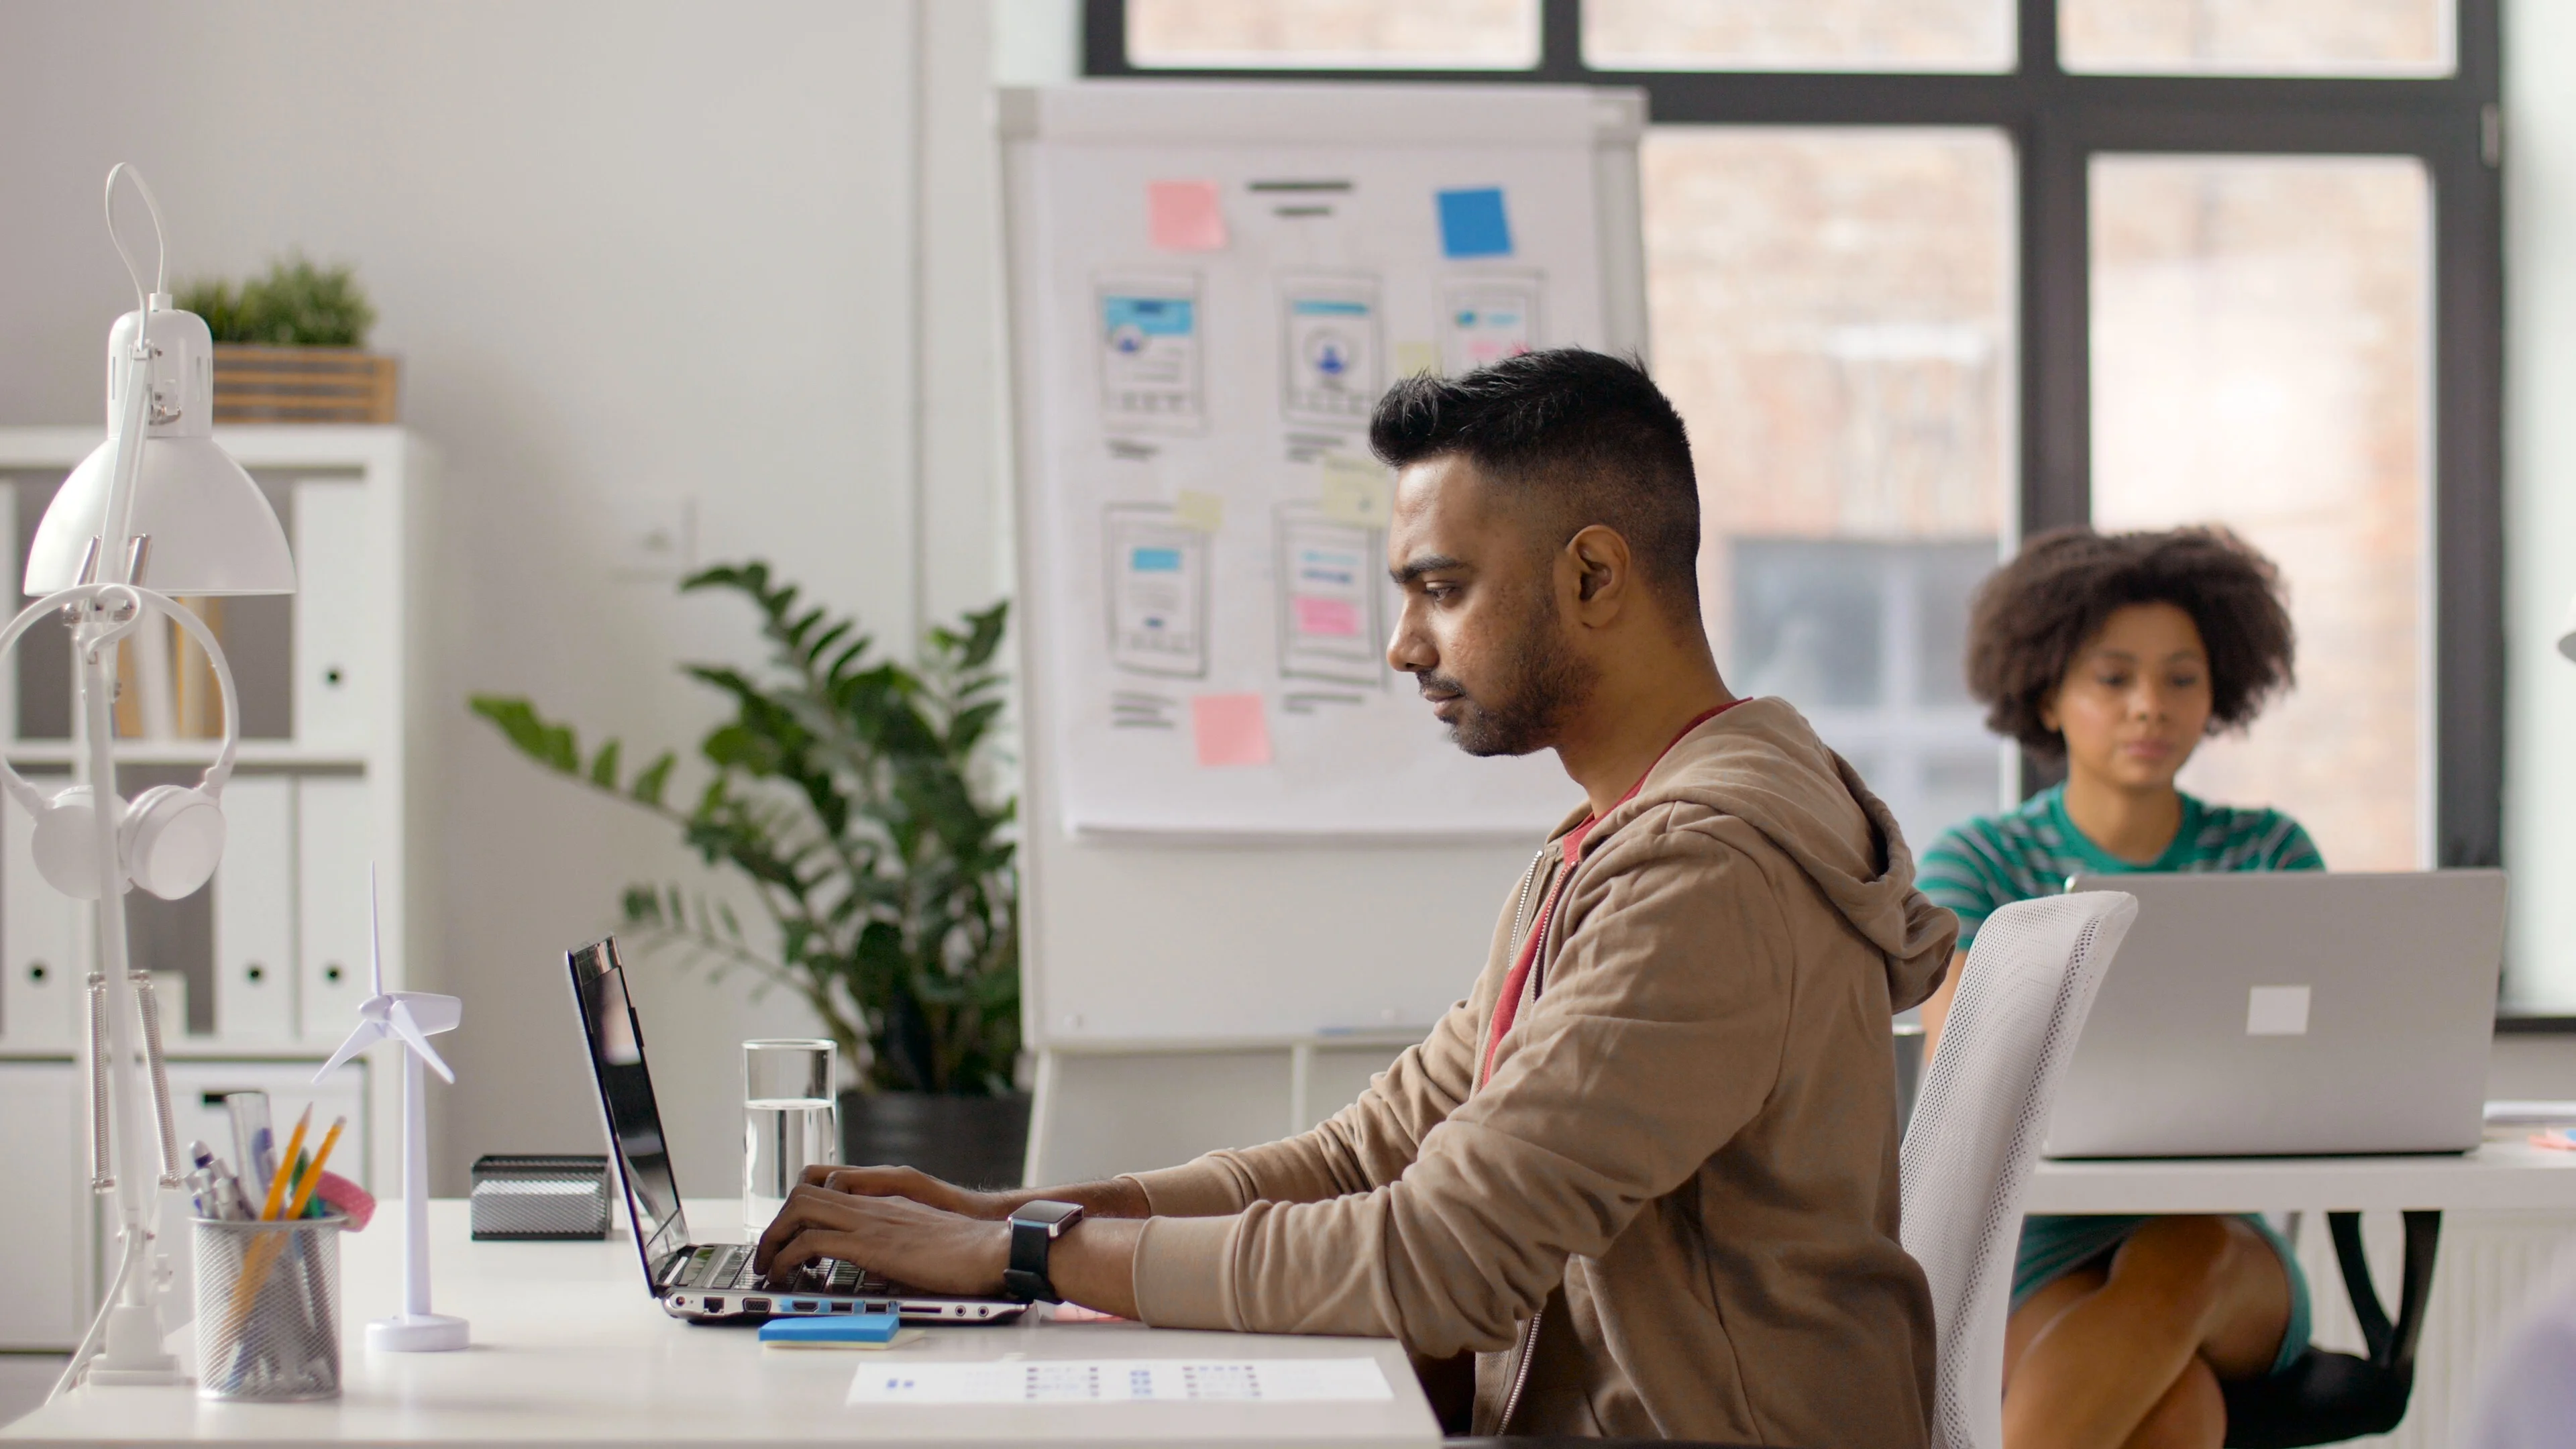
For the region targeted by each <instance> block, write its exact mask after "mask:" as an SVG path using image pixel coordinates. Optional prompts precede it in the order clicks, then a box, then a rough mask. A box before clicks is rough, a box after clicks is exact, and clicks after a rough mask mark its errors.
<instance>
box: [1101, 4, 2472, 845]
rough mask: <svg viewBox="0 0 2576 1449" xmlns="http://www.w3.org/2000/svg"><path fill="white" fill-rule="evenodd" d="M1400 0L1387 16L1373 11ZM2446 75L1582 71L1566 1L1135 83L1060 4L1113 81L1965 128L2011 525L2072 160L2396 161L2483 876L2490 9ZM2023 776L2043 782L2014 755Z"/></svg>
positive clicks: (2448, 799)
mask: <svg viewBox="0 0 2576 1449" xmlns="http://www.w3.org/2000/svg"><path fill="white" fill-rule="evenodd" d="M1390 3H1400V0H1390ZM2453 3H2454V4H2455V5H2456V7H2457V8H2456V20H2455V27H2456V47H2457V54H2456V57H2455V65H2454V69H2453V70H2452V72H2451V73H2450V74H2449V75H2446V76H2440V77H2425V78H2378V77H2367V78H2365V77H2305V76H2235V75H2227V76H2217V75H2171V76H2148V75H2101V74H2092V73H2070V72H2068V71H2065V70H2063V69H2061V68H2060V67H2059V64H2058V5H2057V0H2017V14H2016V20H2015V25H2016V32H2017V41H2018V46H2017V50H2016V61H2015V68H2014V69H2012V70H2010V71H2006V72H1996V73H1983V74H1954V73H1940V74H1927V73H1888V72H1878V71H1836V72H1781V71H1697V70H1694V71H1621V70H1598V69H1595V68H1593V67H1591V66H1589V65H1587V64H1585V63H1584V60H1583V14H1582V0H1540V18H1539V24H1540V55H1539V61H1538V64H1537V65H1535V66H1532V67H1530V68H1527V69H1518V70H1495V69H1476V70H1467V69H1440V70H1401V69H1376V68H1371V69H1364V70H1349V69H1342V70H1322V69H1306V68H1294V69H1290V68H1271V69H1257V68H1186V69H1184V68H1173V67H1165V66H1153V67H1140V66H1137V65H1135V64H1133V63H1131V62H1130V60H1129V59H1128V55H1127V6H1126V3H1125V0H1084V4H1083V13H1082V27H1083V29H1082V41H1083V74H1084V75H1085V76H1089V77H1116V78H1121V79H1131V80H1140V79H1169V80H1185V79H1195V80H1210V79H1253V78H1259V79H1268V80H1314V81H1321V80H1342V81H1381V82H1409V83H1420V82H1462V81H1463V82H1473V83H1479V84H1494V83H1497V82H1510V81H1526V82H1540V83H1551V84H1579V85H1616V86H1634V87H1637V88H1639V89H1641V90H1643V91H1644V92H1645V94H1646V97H1647V114H1648V120H1649V122H1650V123H1652V124H1658V125H1790V126H1835V125H1857V126H1978V127H1989V128H1994V129H1998V130H2001V131H2003V132H2005V133H2007V134H2008V135H2009V136H2010V137H2011V138H2012V142H2013V148H2014V154H2015V158H2016V165H2017V168H2018V172H2019V175H2018V181H2019V192H2018V204H2019V206H2020V210H2021V217H2020V234H2019V251H2020V256H2019V267H2020V298H2019V313H2020V322H2019V329H2020V338H2019V351H2020V357H2019V362H2020V388H2021V392H2020V418H2019V426H2020V429H2021V438H2020V445H2021V451H2020V463H2021V468H2020V492H2021V499H2020V522H2021V528H2022V531H2023V533H2024V535H2025V536H2027V535H2028V534H2031V533H2035V532H2038V531H2040V530H2043V529H2048V528H2054V527H2058V526H2060V525H2064V524H2069V523H2082V522H2087V521H2089V519H2090V517H2091V501H2092V480H2091V476H2090V473H2091V452H2092V440H2091V427H2090V401H2091V394H2090V385H2089V384H2090V380H2089V366H2090V352H2089V346H2090V337H2089V329H2090V320H2091V318H2090V307H2089V302H2090V298H2089V295H2088V291H2087V272H2088V264H2089V257H2090V251H2089V241H2090V239H2089V236H2088V233H2087V217H2088V200H2089V198H2088V193H2087V186H2088V164H2087V163H2088V162H2089V160H2090V158H2091V157H2092V156H2094V155H2095V154H2097V153H2102V152H2163V153H2204V154H2222V153H2237V154H2255V155H2285V154H2286V155H2298V154H2306V155H2356V156H2359V155H2370V156H2389V155H2408V156H2414V157H2416V158H2417V159H2418V160H2420V161H2421V162H2422V163H2423V165H2424V168H2425V172H2426V175H2427V177H2428V178H2429V180H2430V184H2431V189H2432V202H2433V237H2432V244H2433V256H2432V267H2433V279H2432V280H2433V290H2432V308H2433V337H2432V347H2433V387H2432V393H2433V397H2432V413H2433V418H2432V421H2433V448H2432V465H2433V477H2432V489H2433V507H2432V523H2433V539H2432V549H2431V562H2432V567H2433V571H2434V574H2433V589H2432V598H2433V631H2434V649H2433V679H2432V686H2433V694H2434V697H2433V710H2432V718H2433V728H2434V740H2435V753H2434V783H2433V792H2432V796H2433V801H2432V803H2433V815H2434V842H2435V848H2434V850H2435V853H2434V858H2435V863H2436V864H2438V865H2443V866H2477V865H2495V864H2498V863H2500V861H2501V860H2502V858H2503V803H2504V658H2505V656H2504V587H2503V574H2504V508H2503V503H2504V498H2503V490H2504V481H2503V471H2504V470H2503V456H2504V415H2503V404H2502V397H2503V377H2504V216H2503V211H2504V200H2503V198H2504V187H2503V175H2502V169H2501V163H2502V159H2503V158H2502V156H2501V154H2500V153H2501V151H2502V135H2501V121H2500V115H2501V112H2500V110H2499V103H2500V99H2501V96H2500V92H2501V85H2502V71H2503V65H2502V56H2503V42H2502V34H2501V21H2500V16H2499V11H2500V8H2501V0H2453ZM2022 773H2023V784H2024V786H2025V788H2026V789H2035V788H2037V787H2038V786H2039V785H2040V784H2041V783H2043V781H2044V779H2045V777H2044V776H2043V775H2042V774H2041V773H2040V771H2039V770H2038V769H2037V767H2036V765H2035V762H2032V761H2028V760H2025V762H2024V766H2023V772H2022Z"/></svg>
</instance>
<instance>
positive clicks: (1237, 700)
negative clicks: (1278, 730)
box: [1190, 694, 1270, 767]
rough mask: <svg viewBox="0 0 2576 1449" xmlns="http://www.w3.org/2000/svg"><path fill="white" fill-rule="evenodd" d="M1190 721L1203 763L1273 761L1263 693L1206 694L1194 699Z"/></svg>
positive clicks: (1242, 763)
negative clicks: (1262, 698) (1263, 704)
mask: <svg viewBox="0 0 2576 1449" xmlns="http://www.w3.org/2000/svg"><path fill="white" fill-rule="evenodd" d="M1190 725H1191V728H1192V730H1193V731H1194V732H1195V733H1196V735H1197V738H1198V751H1199V763H1200V764H1201V765H1206V766H1211V767H1213V766H1217V765H1266V764H1269V763H1270V721H1269V718H1268V717H1267V716H1266V715H1265V714H1264V713H1263V711H1262V703H1261V696H1260V695H1257V694H1202V695H1200V696H1198V697H1197V698H1195V699H1193V700H1191V701H1190Z"/></svg>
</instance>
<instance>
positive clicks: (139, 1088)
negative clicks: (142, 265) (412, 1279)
mask: <svg viewBox="0 0 2576 1449" xmlns="http://www.w3.org/2000/svg"><path fill="white" fill-rule="evenodd" d="M120 176H122V177H127V178H129V179H131V180H132V181H133V182H134V189H135V190H136V192H138V193H139V194H140V195H141V196H142V198H143V204H144V206H145V207H146V208H147V209H148V210H149V211H150V212H151V214H152V231H153V240H154V242H155V244H156V246H158V247H159V249H160V253H161V255H160V257H159V259H158V271H157V275H156V279H155V283H154V287H153V289H152V290H151V291H150V292H149V293H147V292H145V291H144V288H143V278H142V275H141V273H140V272H139V271H137V270H136V268H135V265H134V257H133V255H132V254H131V253H130V252H128V251H127V250H126V248H125V242H124V239H123V238H121V237H119V236H118V235H117V234H116V209H115V201H116V183H117V179H118V178H119V177H120ZM107 205H108V218H107V234H108V239H109V240H110V241H112V242H114V243H115V244H116V252H117V255H118V256H119V257H121V258H123V259H124V261H125V270H126V274H127V275H128V276H129V277H131V278H133V280H134V291H135V295H136V297H137V299H138V301H139V305H138V306H137V308H136V309H135V310H134V311H132V312H129V313H127V314H125V315H124V316H123V317H120V318H118V319H117V321H116V325H115V326H114V327H113V328H111V329H110V330H109V332H108V339H107V414H108V418H107V421H108V437H107V441H106V442H105V443H103V444H101V445H100V446H99V448H98V450H97V451H96V452H93V453H91V454H90V455H89V457H87V458H86V459H84V460H82V462H81V465H80V466H79V467H78V468H76V469H74V470H72V473H71V476H70V477H68V478H66V479H65V480H64V481H63V486H62V490H61V491H60V492H58V493H57V494H55V495H54V501H53V506H52V507H50V508H48V509H47V510H46V511H45V519H44V522H43V523H42V524H40V525H39V526H38V527H37V529H36V537H35V541H34V543H33V545H32V546H31V548H30V550H29V553H28V558H27V576H26V582H25V591H26V592H27V593H29V594H42V595H44V596H45V597H43V598H41V599H39V600H37V601H36V602H35V603H33V604H31V605H29V606H28V607H27V608H26V610H25V611H24V612H22V613H20V614H19V615H18V617H17V618H16V619H14V620H12V621H10V623H9V625H8V627H7V628H6V629H5V630H0V653H5V652H6V651H7V649H8V648H9V647H10V646H12V645H14V644H15V643H16V642H17V641H18V639H19V637H20V636H22V635H23V634H25V633H26V632H27V630H28V629H29V628H30V627H32V626H33V625H34V624H35V623H37V622H38V621H39V620H41V619H43V618H44V617H46V616H47V615H49V614H52V613H54V612H56V611H57V610H59V611H60V612H61V614H62V616H63V620H64V622H65V623H67V624H68V625H69V626H70V627H71V631H72V652H73V655H74V658H75V659H76V661H77V663H78V682H79V710H78V714H77V717H78V720H79V726H78V728H79V734H80V742H81V749H80V750H79V752H78V753H77V756H76V761H77V765H78V774H77V776H76V783H75V784H74V785H73V786H72V787H71V788H70V789H68V790H63V791H60V792H58V793H52V794H48V793H47V792H45V791H42V790H39V789H37V788H36V787H35V786H34V785H31V784H29V783H28V782H27V781H26V780H25V779H23V778H21V777H20V776H19V775H18V773H17V772H16V771H15V770H12V769H10V768H9V767H8V765H7V762H6V761H5V760H0V788H6V789H7V791H8V793H9V795H10V796H11V797H12V798H13V799H15V800H16V801H17V802H18V804H19V805H20V806H21V807H23V808H24V809H26V810H27V811H28V812H29V814H31V815H33V816H34V817H35V821H36V833H35V851H34V854H35V860H36V868H37V872H38V873H39V874H41V875H42V876H44V878H45V880H46V882H47V883H48V884H50V885H52V886H53V887H54V888H55V889H56V890H59V891H61V892H63V893H64V894H65V895H68V896H72V897H75V898H77V899H82V900H94V901H96V902H97V907H96V912H97V942H98V964H97V969H96V970H95V971H94V972H93V973H92V974H91V976H90V978H89V1009H90V1031H89V1037H88V1040H89V1057H90V1061H89V1069H90V1123H91V1139H90V1140H91V1153H92V1157H91V1169H90V1170H91V1180H90V1185H91V1187H92V1188H93V1189H95V1190H97V1191H99V1192H101V1193H110V1192H112V1193H114V1194H115V1201H116V1211H115V1220H116V1225H117V1234H118V1242H119V1247H118V1255H117V1267H116V1273H115V1276H114V1278H113V1280H112V1281H111V1283H110V1285H109V1289H108V1293H107V1300H106V1302H105V1303H103V1304H102V1305H101V1306H100V1309H99V1316H98V1318H97V1320H96V1321H95V1322H93V1323H92V1324H91V1325H90V1328H89V1332H88V1333H87V1334H85V1335H84V1336H83V1337H82V1340H81V1345H80V1348H79V1350H78V1351H77V1352H75V1353H74V1354H73V1355H72V1361H71V1364H70V1366H69V1367H68V1368H66V1369H65V1370H64V1371H63V1376H62V1379H61V1381H60V1382H59V1383H57V1384H56V1385H55V1389H54V1391H55V1393H57V1394H59V1393H61V1392H63V1391H64V1390H65V1389H67V1388H69V1387H70V1386H71V1385H72V1384H73V1383H75V1382H78V1381H79V1380H80V1379H81V1378H82V1377H83V1376H84V1370H86V1377H87V1379H88V1381H89V1382H91V1383H94V1384H154V1383H157V1384H167V1383H180V1382H185V1381H186V1376H185V1375H184V1374H183V1373H181V1371H180V1369H179V1364H178V1361H177V1360H176V1359H175V1358H174V1357H173V1356H171V1355H170V1354H169V1353H167V1352H165V1351H164V1350H163V1348H162V1327H161V1316H160V1310H159V1300H160V1298H161V1295H162V1293H163V1292H164V1291H165V1288H166V1285H165V1283H164V1282H163V1279H162V1276H161V1273H160V1271H159V1270H158V1269H157V1268H156V1266H155V1265H154V1264H153V1262H152V1261H151V1257H152V1252H151V1245H152V1239H153V1232H152V1220H153V1202H154V1192H155V1189H156V1187H157V1188H171V1187H176V1186H178V1184H179V1177H180V1172H181V1170H182V1164H181V1163H180V1161H179V1152H178V1141H177V1137H176V1134H175V1132H174V1130H173V1123H172V1120H171V1115H170V1086H169V1081H168V1077H167V1075H166V1073H165V1072H164V1071H163V1069H162V1058H161V1032H160V1021H159V1015H158V1011H157V1009H156V1007H155V1006H154V1004H153V998H152V988H151V981H150V979H149V978H148V977H147V976H144V975H143V974H142V973H138V972H134V971H132V970H131V969H130V968H129V966H128V962H127V950H126V932H125V892H126V891H128V890H130V889H132V888H133V887H135V886H138V885H139V886H141V887H143V888H144V889H145V890H148V891H150V892H152V893H153V894H154V895H157V896H162V897H165V898H167V899H172V900H176V899H178V898H179V897H182V896H186V895H189V894H191V893H193V892H195V891H196V890H197V889H198V888H200V887H202V886H203V885H204V884H205V883H206V881H207V880H208V879H209V878H210V877H211V876H212V875H213V874H214V869H215V863H216V861H217V860H219V859H220V858H221V857H222V855H223V849H224V817H223V809H222V805H221V797H222V794H223V787H224V783H225V781H226V780H227V779H228V778H230V776H231V774H232V766H233V755H234V752H235V748H236V746H237V744H238V742H239V740H240V736H241V728H240V722H239V721H240V708H239V700H238V699H237V697H236V696H235V694H234V691H233V680H232V668H231V666H230V665H229V664H228V663H227V662H226V661H225V659H224V651H223V646H222V645H221V644H219V643H218V642H217V641H216V639H215V636H214V634H213V632H212V631H210V630H208V629H207V628H206V626H205V624H204V623H203V622H202V621H200V620H199V619H198V618H197V616H196V615H195V614H194V613H192V612H190V611H189V610H187V609H185V608H182V607H181V606H180V605H179V604H178V603H177V601H176V600H175V599H173V598H172V597H170V596H171V595H173V594H190V595H209V594H290V593H293V592H294V591H295V561H294V559H293V557H292V556H291V555H290V554H289V553H288V551H287V546H286V531H285V530H284V529H282V528H280V527H278V523H277V515H276V514H275V513H274V512H272V511H271V510H270V508H269V506H268V500H267V499H266V498H264V497H262V496H261V494H260V491H259V485H258V484H257V483H254V482H252V481H251V477H250V475H249V474H247V473H245V472H243V471H242V470H241V468H240V466H239V465H238V464H236V463H234V462H233V460H232V459H230V458H228V457H226V456H224V452H223V450H222V449H220V448H218V447H216V446H215V442H214V437H213V432H214V340H213V338H212V336H211V335H210V334H209V333H208V332H207V330H206V324H205V321H204V319H202V318H200V317H198V316H197V315H195V314H194V313H191V312H181V311H178V310H175V309H174V308H172V307H171V305H170V294H169V290H168V286H167V282H168V278H169V252H168V247H167V244H166V242H165V241H164V239H163V237H162V233H161V208H160V206H159V204H158V203H157V202H155V201H154V200H153V197H152V191H151V188H150V187H148V186H146V185H144V183H143V178H142V177H141V176H138V175H136V174H135V173H134V172H133V171H132V170H131V169H130V168H128V167H126V166H123V165H119V166H117V167H116V168H114V169H113V170H111V171H109V172H108V173H107ZM147 580H148V585H147ZM156 614H157V615H166V616H168V617H169V618H171V619H173V620H175V621H176V622H177V623H178V624H179V625H180V627H181V628H183V629H185V630H186V631H187V632H188V634H189V635H190V637H192V638H194V639H195V640H196V641H197V643H198V645H199V646H200V647H202V648H203V649H204V650H205V651H206V657H207V659H208V660H209V662H211V663H212V665H213V666H214V675H215V681H216V684H217V685H218V687H219V688H220V689H221V690H222V692H223V693H222V697H223V714H224V742H223V747H222V748H221V749H220V750H219V751H218V752H217V754H216V757H215V763H214V765H213V767H212V768H210V769H208V770H207V771H206V776H205V778H204V780H203V781H201V782H200V783H199V784H198V785H197V786H196V787H194V788H187V787H182V786H176V785H162V786H157V787H155V788H153V789H150V790H146V791H145V792H143V793H142V794H141V795H139V796H137V797H135V799H134V800H133V801H131V802H128V801H126V800H124V799H122V798H120V797H119V796H118V795H117V793H116V756H115V750H114V735H115V727H114V719H113V708H112V707H113V703H114V700H115V696H116V650H117V645H118V642H119V641H120V640H123V639H124V638H126V637H127V636H128V635H132V634H134V633H136V631H138V630H139V629H141V628H142V627H143V626H144V625H145V623H146V622H147V621H149V620H150V619H151V617H152V616H153V615H156ZM138 1028H139V1032H140V1036H141V1041H140V1042H139V1043H138V1042H137V1039H136V1038H137V1035H138ZM138 1054H140V1055H141V1056H142V1058H143V1060H142V1061H140V1062H138V1060H137V1057H138ZM147 1068H148V1072H149V1086H150V1091H151V1097H152V1105H153V1108H154V1112H153V1119H150V1120H147V1118H146V1117H145V1115H144V1090H145V1082H144V1080H142V1078H143V1076H144V1074H145V1071H146V1069H147ZM155 1126H157V1127H158V1129H159V1131H158V1133H157V1136H158V1138H159V1142H160V1148H161V1171H160V1172H159V1174H158V1175H157V1177H156V1175H155V1174H154V1173H153V1172H152V1169H151V1161H150V1157H149V1156H148V1149H147V1143H148V1142H150V1141H151V1139H152V1138H153V1136H154V1135H156V1134H154V1133H153V1131H152V1129H153V1128H154V1127H155Z"/></svg>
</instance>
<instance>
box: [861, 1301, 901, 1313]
mask: <svg viewBox="0 0 2576 1449" xmlns="http://www.w3.org/2000/svg"><path fill="white" fill-rule="evenodd" d="M859 1311H860V1312H862V1313H892V1312H894V1305H893V1304H891V1303H869V1304H864V1305H862V1306H861V1307H860V1309H859Z"/></svg>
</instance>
